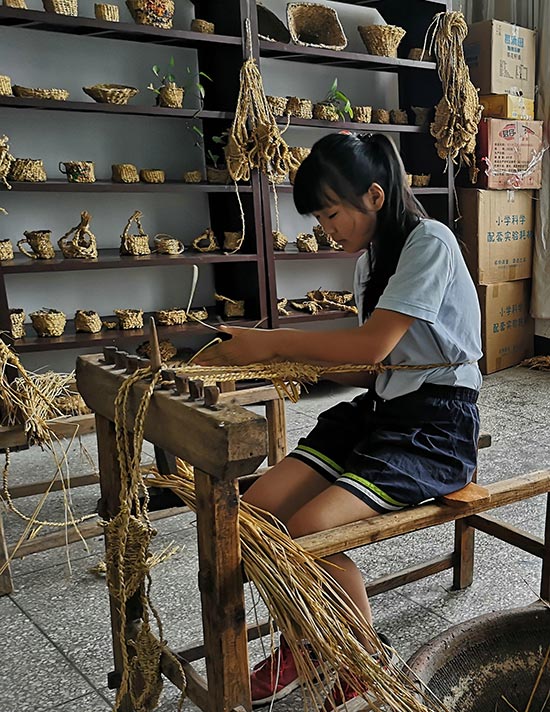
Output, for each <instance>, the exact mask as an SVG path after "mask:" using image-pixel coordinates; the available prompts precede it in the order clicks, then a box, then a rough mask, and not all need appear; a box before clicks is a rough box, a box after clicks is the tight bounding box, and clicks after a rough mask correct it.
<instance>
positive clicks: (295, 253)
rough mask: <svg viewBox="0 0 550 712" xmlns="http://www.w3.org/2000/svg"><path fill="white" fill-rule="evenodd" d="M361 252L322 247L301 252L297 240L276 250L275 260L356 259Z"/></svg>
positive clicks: (274, 253)
mask: <svg viewBox="0 0 550 712" xmlns="http://www.w3.org/2000/svg"><path fill="white" fill-rule="evenodd" d="M360 254H361V253H360V252H344V250H330V249H320V250H319V251H318V252H300V251H299V250H298V248H297V247H296V243H295V242H289V243H288V244H287V246H286V247H285V249H284V251H283V252H281V251H279V250H275V251H274V252H273V258H274V259H275V261H277V262H279V261H281V260H282V261H284V260H335V259H336V260H338V259H340V260H341V259H344V260H345V259H348V260H349V259H353V260H356V259H357V258H358V257H359V255H360Z"/></svg>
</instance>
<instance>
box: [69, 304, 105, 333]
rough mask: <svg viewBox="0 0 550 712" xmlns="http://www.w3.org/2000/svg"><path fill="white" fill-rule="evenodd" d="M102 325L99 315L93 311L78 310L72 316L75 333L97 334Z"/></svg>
mask: <svg viewBox="0 0 550 712" xmlns="http://www.w3.org/2000/svg"><path fill="white" fill-rule="evenodd" d="M101 327H102V323H101V318H100V316H99V314H98V313H97V312H95V311H84V310H83V309H79V310H78V311H76V312H75V315H74V328H75V331H79V332H83V333H86V334H97V333H98V332H99V331H101Z"/></svg>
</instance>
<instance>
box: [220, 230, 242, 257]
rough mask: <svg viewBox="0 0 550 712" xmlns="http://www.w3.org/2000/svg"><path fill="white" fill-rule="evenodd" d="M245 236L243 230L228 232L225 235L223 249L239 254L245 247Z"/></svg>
mask: <svg viewBox="0 0 550 712" xmlns="http://www.w3.org/2000/svg"><path fill="white" fill-rule="evenodd" d="M243 242H244V235H243V232H242V230H236V231H227V232H224V233H223V249H224V250H225V251H226V252H237V250H240V249H241V247H242V246H243Z"/></svg>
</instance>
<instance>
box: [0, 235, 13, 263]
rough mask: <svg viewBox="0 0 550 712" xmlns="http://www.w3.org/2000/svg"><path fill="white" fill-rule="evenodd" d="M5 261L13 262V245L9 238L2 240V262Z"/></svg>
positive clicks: (0, 255)
mask: <svg viewBox="0 0 550 712" xmlns="http://www.w3.org/2000/svg"><path fill="white" fill-rule="evenodd" d="M4 260H13V245H12V244H11V240H10V239H9V238H6V239H5V240H0V261H4Z"/></svg>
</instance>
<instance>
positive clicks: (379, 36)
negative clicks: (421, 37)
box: [357, 25, 406, 57]
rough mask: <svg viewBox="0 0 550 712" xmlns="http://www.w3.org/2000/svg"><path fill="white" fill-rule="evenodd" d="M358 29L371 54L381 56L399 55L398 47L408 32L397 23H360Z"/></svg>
mask: <svg viewBox="0 0 550 712" xmlns="http://www.w3.org/2000/svg"><path fill="white" fill-rule="evenodd" d="M357 29H358V30H359V34H360V35H361V39H362V40H363V42H364V44H365V47H366V48H367V51H368V52H369V54H375V55H377V56H379V57H397V48H398V47H399V43H400V42H401V40H402V39H403V37H404V36H405V34H406V33H405V30H404V29H403V28H402V27H397V25H359V26H358V27H357Z"/></svg>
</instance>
